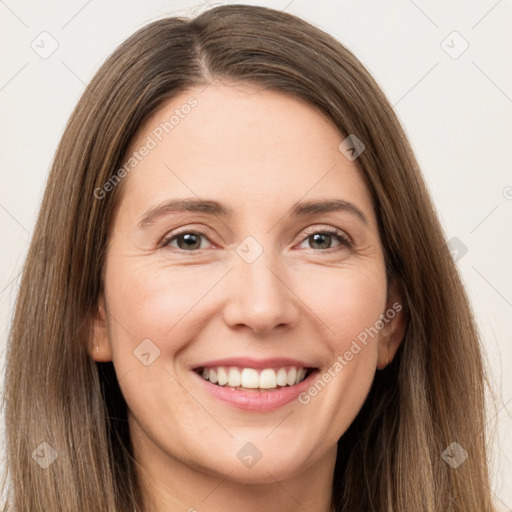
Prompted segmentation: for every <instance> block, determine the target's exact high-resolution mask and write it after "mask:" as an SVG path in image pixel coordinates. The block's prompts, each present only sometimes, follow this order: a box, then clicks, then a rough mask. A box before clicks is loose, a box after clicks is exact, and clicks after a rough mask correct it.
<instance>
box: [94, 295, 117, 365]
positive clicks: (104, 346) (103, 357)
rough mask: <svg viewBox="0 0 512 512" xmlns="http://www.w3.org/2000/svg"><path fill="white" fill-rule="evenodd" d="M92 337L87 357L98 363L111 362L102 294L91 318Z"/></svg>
mask: <svg viewBox="0 0 512 512" xmlns="http://www.w3.org/2000/svg"><path fill="white" fill-rule="evenodd" d="M92 322H93V336H92V341H91V347H90V349H89V355H90V356H91V357H92V358H93V359H94V360H95V361H98V362H107V361H112V350H111V347H110V339H109V336H108V322H107V311H106V309H105V297H104V295H103V292H102V293H101V294H100V296H99V299H98V307H97V310H96V311H95V313H94V317H93V320H92Z"/></svg>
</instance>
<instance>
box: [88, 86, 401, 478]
mask: <svg viewBox="0 0 512 512" xmlns="http://www.w3.org/2000/svg"><path fill="white" fill-rule="evenodd" d="M186 105H189V107H185V106H186ZM173 115H174V118H173V119H172V120H171V121H170V122H171V123H172V128H170V124H169V120H170V119H171V117H172V116H173ZM165 123H168V124H167V125H166V124H165ZM342 140H343V137H342V136H341V134H340V133H339V132H338V131H337V129H336V128H335V126H334V125H333V124H332V122H331V121H329V120H328V119H327V117H326V116H325V115H323V114H321V113H320V112H319V111H317V110H316V109H315V108H314V107H312V106H310V105H309V104H307V103H305V102H302V101H300V100H298V99H294V98H291V97H288V96H286V95H284V94H280V93H277V92H269V91H261V90H257V89H253V88H250V87H249V86H247V85H240V84H232V85H225V84H224V85H214V84H212V85H210V86H208V87H207V88H206V89H204V90H203V89H202V88H197V89H190V90H188V91H187V92H184V93H182V94H180V95H179V96H178V97H175V98H174V99H173V100H172V101H170V102H169V103H167V104H166V105H164V106H163V107H162V108H161V109H160V110H159V111H158V112H157V113H156V114H155V115H153V116H152V117H151V118H150V119H148V120H147V121H146V123H145V124H144V126H143V127H142V129H141V131H140V132H139V134H138V135H137V137H136V139H135V140H134V141H133V142H132V145H131V149H130V151H129V155H132V154H133V152H134V151H137V152H138V153H137V154H138V155H139V157H140V158H139V157H135V158H136V159H137V161H136V163H135V160H134V161H132V164H134V165H133V166H132V168H131V170H130V172H129V173H127V176H126V177H124V179H123V182H122V183H121V185H119V186H122V194H121V196H120V201H119V203H118V208H117V210H116V215H115V216H114V218H113V224H112V235H111V239H110V243H109V246H108V253H107V258H106V269H105V276H104V295H102V296H101V299H100V304H99V311H100V313H99V317H98V319H97V320H96V324H95V345H98V350H94V354H93V357H94V359H96V360H98V361H110V360H111V361H113V364H114V367H115V370H116V374H117V377H118V380H119V383H120V387H121V390H122V393H123V395H124V397H125V399H126V402H127V404H128V409H129V424H130V430H131V434H132V437H133V441H134V445H135V449H136V452H137V453H138V456H139V457H140V458H141V459H145V460H146V461H148V462H149V461H151V462H150V464H154V465H157V464H160V465H161V467H176V466H177V465H178V464H179V465H182V466H183V467H187V468H194V469H197V470H198V471H203V472H206V473H210V474H216V475H223V476H224V475H226V474H228V473H231V476H230V478H232V479H236V480H238V481H240V482H260V483H261V482H267V481H273V479H277V480H281V479H285V478H291V477H293V476H294V475H297V474H299V473H301V472H305V471H307V470H308V469H311V468H313V467H314V466H318V465H324V466H326V467H327V466H328V467H330V468H331V469H332V467H333V464H334V460H335V456H336V445H337V441H338V439H339V438H340V436H341V435H342V434H343V433H344V432H345V431H346V429H347V428H348V427H349V425H350V424H351V422H352V421H353V419H354V418H355V416H356V415H357V413H358V411H359V410H360V408H361V406H362V404H363V402H364V400H365V398H366V396H367V394H368V391H369V388H370V385H371V383H372V380H373V378H374V374H375V371H376V368H377V367H379V366H384V365H385V364H386V362H387V360H390V359H392V357H393V355H394V353H395V351H396V349H397V347H398V344H399V343H400V340H401V335H402V333H403V319H402V313H400V311H399V309H400V308H399V307H396V304H397V301H398V302H400V298H399V297H398V296H397V295H396V294H395V293H394V291H393V287H391V288H390V293H389V295H388V293H387V292H388V286H387V285H388V283H387V282H386V275H385V266H384V255H383V249H382V245H381V241H380V238H379V231H378V227H377V219H376V217H375V213H374V210H373V206H372V202H371V199H370V195H369V191H368V190H367V188H366V186H365V184H364V181H363V179H362V177H361V176H360V171H359V169H358V166H357V160H355V161H351V160H349V159H348V158H347V157H346V156H345V154H344V153H343V152H341V151H340V150H339V149H338V146H339V145H340V143H341V142H342ZM143 147H146V148H147V150H143V149H142V148H143ZM179 201H181V202H179ZM317 203H318V204H317ZM315 204H317V205H316V206H314V205H315ZM393 304H394V306H393ZM383 317H384V320H383ZM206 379H208V380H206ZM315 390H316V391H315ZM150 464H148V465H150Z"/></svg>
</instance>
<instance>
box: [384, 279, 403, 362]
mask: <svg viewBox="0 0 512 512" xmlns="http://www.w3.org/2000/svg"><path fill="white" fill-rule="evenodd" d="M382 322H383V324H384V326H383V327H382V329H381V332H380V336H379V342H378V355H377V368H378V369H379V370H382V369H384V368H385V367H386V366H387V365H388V364H389V363H390V362H391V361H392V360H393V358H394V357H395V354H396V351H397V350H398V347H399V346H400V343H402V340H403V338H404V334H405V328H406V315H405V305H404V300H403V293H402V290H401V288H400V287H399V285H398V281H397V279H396V278H393V280H392V281H391V283H390V286H389V291H388V298H387V301H386V311H385V312H384V314H383V318H382Z"/></svg>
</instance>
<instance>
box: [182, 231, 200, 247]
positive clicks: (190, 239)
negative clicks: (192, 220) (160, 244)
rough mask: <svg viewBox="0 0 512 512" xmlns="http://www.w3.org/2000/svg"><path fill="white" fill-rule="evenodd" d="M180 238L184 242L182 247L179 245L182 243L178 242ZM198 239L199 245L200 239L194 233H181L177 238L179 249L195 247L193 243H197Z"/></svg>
mask: <svg viewBox="0 0 512 512" xmlns="http://www.w3.org/2000/svg"><path fill="white" fill-rule="evenodd" d="M182 240H183V241H184V242H185V246H184V247H181V245H182V244H180V241H182ZM198 241H199V245H201V240H200V238H199V237H198V236H197V235H195V234H194V233H186V234H184V235H181V237H180V238H178V246H180V249H197V247H195V245H194V244H196V245H197V243H198Z"/></svg>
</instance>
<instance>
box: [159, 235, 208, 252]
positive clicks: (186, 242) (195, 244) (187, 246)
mask: <svg viewBox="0 0 512 512" xmlns="http://www.w3.org/2000/svg"><path fill="white" fill-rule="evenodd" d="M201 238H204V239H206V235H204V234H203V233H196V232H194V231H184V232H182V233H177V234H173V235H172V236H170V237H168V238H166V239H165V241H164V242H163V243H162V247H176V246H175V245H171V243H172V242H174V241H176V243H177V247H176V248H177V249H180V250H182V251H188V252H190V251H194V250H197V249H201Z"/></svg>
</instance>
